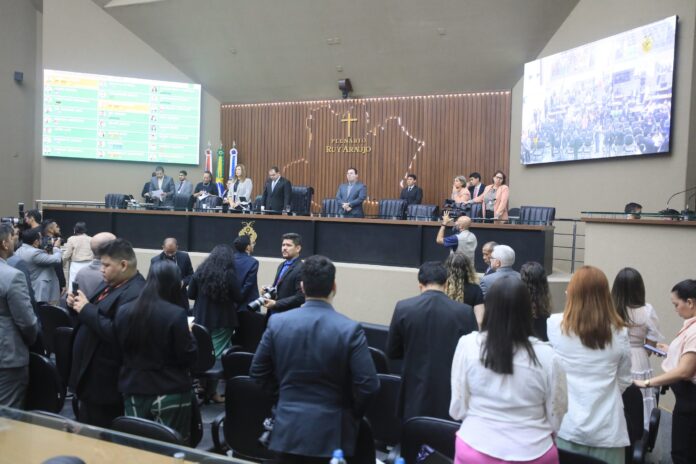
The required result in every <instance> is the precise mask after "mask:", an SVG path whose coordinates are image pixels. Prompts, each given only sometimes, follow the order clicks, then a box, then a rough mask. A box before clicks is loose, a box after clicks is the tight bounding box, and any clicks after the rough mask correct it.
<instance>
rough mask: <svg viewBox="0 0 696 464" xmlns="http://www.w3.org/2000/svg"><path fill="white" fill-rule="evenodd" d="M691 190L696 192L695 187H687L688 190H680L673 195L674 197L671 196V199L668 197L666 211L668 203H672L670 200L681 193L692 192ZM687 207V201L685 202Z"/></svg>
mask: <svg viewBox="0 0 696 464" xmlns="http://www.w3.org/2000/svg"><path fill="white" fill-rule="evenodd" d="M692 190H696V186H693V187H689V188H688V189H686V190H682V191H680V192H677V193H675V194H674V195H672V196H671V197H669V198H668V199H667V207H666V209H669V202H670V201H672V198H674V197H676V196H677V195H681V194H682V193H686V192H690V191H692ZM687 206H688V200H687Z"/></svg>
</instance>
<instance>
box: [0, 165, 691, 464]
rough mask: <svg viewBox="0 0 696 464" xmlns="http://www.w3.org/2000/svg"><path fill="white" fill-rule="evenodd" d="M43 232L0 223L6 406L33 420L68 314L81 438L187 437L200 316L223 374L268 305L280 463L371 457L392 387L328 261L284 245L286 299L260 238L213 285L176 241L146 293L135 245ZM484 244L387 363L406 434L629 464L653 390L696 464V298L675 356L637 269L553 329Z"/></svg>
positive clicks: (523, 273) (570, 308)
mask: <svg viewBox="0 0 696 464" xmlns="http://www.w3.org/2000/svg"><path fill="white" fill-rule="evenodd" d="M496 176H498V173H496ZM503 186H504V176H502V177H501V178H499V179H497V180H494V183H493V184H492V185H491V186H486V187H478V188H477V186H476V185H475V186H473V187H474V189H475V193H478V196H477V197H476V198H482V201H489V199H486V192H487V191H488V192H490V190H493V189H494V190H495V191H496V193H499V194H501V195H502V193H503V189H502V188H501V187H503ZM276 187H277V185H276ZM358 190H359V188H358ZM339 193H340V191H339ZM345 193H346V195H348V196H349V195H352V194H353V193H354V191H353V189H349V190H348V192H345ZM470 197H471V195H470ZM498 198H499V197H498ZM467 201H470V200H467ZM347 203H349V202H347ZM493 203H494V204H495V201H493ZM349 207H350V206H349ZM350 208H351V209H352V210H354V208H353V207H350ZM493 209H494V210H495V211H497V209H495V207H494V208H493ZM494 217H499V216H496V215H495V213H494ZM41 219H42V218H41V216H40V213H39V212H38V211H30V212H28V213H27V221H26V224H25V225H24V226H23V227H21V228H20V227H13V226H12V225H10V224H2V225H0V296H1V298H0V345H2V346H3V350H2V351H0V405H8V406H12V407H16V408H22V407H23V405H24V398H25V394H26V391H27V385H28V382H29V376H28V367H27V366H28V353H29V350H31V349H36V348H35V344H36V341H37V338H38V339H39V340H40V338H41V327H40V322H39V321H38V318H37V316H36V313H35V311H36V304H37V303H36V302H50V303H53V304H58V305H63V306H65V307H66V308H68V309H69V310H70V312H71V314H72V317H73V318H74V320H75V329H74V343H73V349H72V370H71V373H70V381H69V386H70V389H71V391H72V392H73V393H74V394H75V396H76V398H77V399H78V400H79V407H78V414H77V419H78V420H79V421H81V422H84V423H87V424H93V425H98V426H102V427H109V426H110V425H111V421H112V420H113V419H114V418H115V417H117V416H120V415H124V414H125V415H131V416H137V417H144V418H147V419H151V420H155V421H157V422H160V423H164V424H166V425H169V426H170V427H172V428H174V429H175V430H177V431H179V432H180V433H181V435H182V437H184V438H185V437H188V436H189V434H190V432H191V431H190V422H191V421H190V417H191V411H192V401H195V396H193V395H192V393H193V392H192V385H193V379H192V377H191V372H190V370H191V367H192V365H193V363H194V362H195V359H196V353H197V343H196V339H195V337H194V336H193V335H192V332H191V323H190V322H189V321H188V320H187V316H188V315H189V312H191V313H192V315H193V317H194V321H195V323H197V324H200V325H202V326H203V327H205V328H206V329H207V330H208V331H209V332H210V335H211V338H212V341H213V349H214V351H215V356H216V357H220V356H221V354H222V352H223V351H224V349H225V348H227V347H229V346H230V344H231V340H232V337H233V335H234V332H235V330H237V329H238V327H239V320H238V313H239V312H240V311H255V310H257V309H260V308H261V307H262V308H265V312H266V322H267V328H266V330H265V332H264V334H263V337H262V339H261V341H260V344H259V347H258V349H257V351H256V353H255V356H254V359H253V362H252V365H251V368H250V375H251V376H252V377H253V378H255V379H257V380H258V381H259V382H260V383H261V384H263V385H265V386H266V387H268V388H270V389H271V390H272V391H274V392H275V394H276V406H275V408H274V410H275V412H274V414H275V426H274V429H273V433H272V434H271V438H270V444H269V448H270V449H271V450H273V451H275V452H277V453H278V456H279V457H278V460H279V462H326V461H327V459H328V458H329V457H330V456H331V454H332V451H333V450H334V449H335V448H341V449H343V450H344V452H345V453H346V455H347V456H352V455H353V453H354V452H355V451H356V447H355V446H356V440H357V435H358V430H359V423H360V419H361V418H362V416H363V415H364V413H365V411H366V410H367V409H368V408H369V406H370V403H371V402H372V401H373V400H374V398H375V396H376V394H377V392H378V391H379V388H380V384H379V378H378V377H377V374H376V370H375V366H374V364H373V362H372V360H371V357H370V354H369V351H368V346H367V340H366V337H365V333H364V331H363V329H362V327H361V326H360V324H359V323H357V322H354V321H352V320H350V319H349V318H347V317H345V316H343V315H341V314H340V313H338V312H337V311H335V309H334V307H333V306H332V301H333V298H334V296H335V295H336V292H337V291H338V289H339V288H340V284H341V282H340V281H337V279H336V268H335V266H334V264H333V263H332V262H331V261H330V259H329V258H327V257H323V256H310V257H305V258H304V259H303V257H302V256H301V253H302V237H301V236H300V235H299V234H296V233H286V234H284V235H283V236H282V241H281V244H280V245H281V254H282V257H283V261H282V262H281V263H280V264H279V266H278V268H277V270H276V274H275V278H274V281H273V283H272V285H270V286H268V287H265V288H261V289H260V288H259V285H258V277H257V273H258V266H259V263H258V261H257V260H256V259H255V258H254V257H253V250H254V242H253V241H252V240H251V238H250V237H249V236H246V235H242V236H239V237H237V238H236V239H235V240H234V242H233V244H232V246H230V245H228V244H220V245H217V246H216V247H215V248H213V250H211V252H210V254H209V255H208V256H207V258H206V259H205V260H204V261H203V262H202V263H201V264H200V265H199V266H198V267H197V269H195V270H194V269H193V266H192V265H191V260H190V257H189V256H188V254H187V253H186V252H184V251H180V250H178V245H177V242H176V239H175V238H173V237H169V238H166V239H165V240H164V241H163V245H162V252H161V253H160V254H158V255H156V256H155V257H153V258H152V260H151V263H150V270H149V272H148V275H147V278H145V277H144V276H143V275H141V273H140V272H139V271H138V263H137V259H136V255H135V252H134V250H133V248H132V246H131V245H130V243H129V242H128V241H126V240H124V239H123V238H118V237H115V236H113V235H112V234H110V233H99V234H95V235H94V236H89V235H88V233H87V232H88V229H87V226H86V225H85V224H84V223H78V224H76V225H75V228H74V235H73V236H71V237H70V238H69V239H68V241H67V242H66V243H67V245H66V246H62V242H61V238H60V229H59V228H58V227H57V225H56V224H55V222H53V221H50V220H44V221H42V220H41ZM465 219H466V220H468V218H465ZM466 220H464V221H463V222H466ZM457 221H460V219H458V220H457ZM448 223H449V219H448V218H443V224H448ZM466 229H467V227H466V224H462V230H465V231H467V232H468V234H464V235H465V237H457V235H458V234H455V235H453V237H457V238H456V242H455V243H456V248H454V250H453V252H452V253H451V254H450V255H449V256H448V257H447V259H446V260H445V262H426V263H424V264H423V265H422V266H421V267H420V269H419V271H418V284H419V289H420V293H419V294H418V295H416V296H414V297H412V298H408V299H405V300H402V301H399V302H397V303H396V306H395V308H394V312H393V315H392V320H391V323H390V326H389V332H388V337H387V342H386V354H387V356H388V357H389V358H391V359H402V360H403V370H402V372H401V378H402V383H401V390H400V394H399V399H398V406H397V411H396V412H397V414H398V415H399V417H401V418H402V419H403V420H407V419H409V418H411V417H416V416H430V417H436V418H443V419H455V420H458V421H461V426H460V428H459V431H458V432H457V434H456V437H453V438H452V439H453V440H455V444H456V462H457V463H464V462H467V463H471V462H476V463H494V462H495V463H497V462H510V461H514V462H529V463H557V462H558V449H559V448H560V449H565V450H569V451H573V452H576V453H581V454H584V455H588V456H593V457H596V458H599V459H601V460H603V461H605V462H607V463H622V462H624V448H625V447H626V446H628V445H629V438H628V431H627V426H626V421H625V418H624V411H623V403H622V397H621V395H622V393H623V391H624V390H625V389H626V388H628V387H629V386H630V385H631V384H633V385H636V386H637V387H639V388H641V391H642V393H643V399H644V417H645V418H646V421H647V418H648V417H649V413H650V411H651V410H652V408H653V407H654V406H655V402H656V395H657V390H656V387H661V386H665V385H669V386H670V387H671V388H672V390H673V391H674V393H675V396H676V406H675V409H674V414H673V422H672V423H673V429H672V457H673V460H674V462H675V463H677V464H679V463H686V462H692V461H693V457H694V456H696V444H695V443H694V442H693V440H690V438H691V437H692V436H693V433H694V432H696V412H695V411H696V408H695V407H694V404H695V401H696V400H695V398H696V324H694V322H696V280H684V281H682V282H679V283H678V284H676V285H675V286H674V288H673V289H672V293H671V300H672V304H673V305H674V307H675V310H676V311H677V313H678V314H679V316H680V317H682V318H683V319H684V320H685V322H684V327H683V329H682V330H681V331H680V332H679V333H678V334H676V338H675V340H674V341H673V342H672V343H671V344H669V345H663V344H662V343H661V342H662V340H663V338H664V337H663V336H662V334H661V333H660V330H659V321H658V318H657V315H656V312H655V310H654V308H653V307H652V305H650V304H649V303H647V302H646V300H645V287H644V283H643V280H642V277H641V275H640V273H639V272H638V271H637V270H636V269H632V268H624V269H622V270H620V271H619V272H618V274H617V275H616V277H615V279H614V281H613V285H612V286H611V287H610V285H609V281H608V279H607V277H606V275H605V274H604V273H603V272H602V271H601V270H600V269H598V268H595V267H592V266H583V267H582V268H580V269H579V270H577V271H576V272H575V273H574V274H573V276H572V278H571V280H570V282H569V284H568V287H567V301H566V304H565V307H564V309H563V312H562V313H557V314H552V301H551V296H550V291H549V284H548V278H547V271H546V270H545V269H544V268H543V266H542V265H541V264H539V263H535V262H528V263H524V264H523V265H522V266H521V267H520V271H519V272H518V271H516V270H515V269H514V265H515V251H514V250H513V249H512V248H511V247H510V246H508V245H505V244H497V243H493V242H488V243H485V244H483V245H482V246H481V247H480V248H479V247H478V244H477V242H476V238H475V236H474V237H473V246H472V240H471V237H469V235H472V236H473V234H472V233H471V232H469V231H468V230H466ZM460 233H461V232H460ZM460 248H461V249H460ZM64 250H65V251H64ZM477 252H480V253H482V255H483V259H484V262H485V263H486V265H487V266H488V268H487V269H486V272H485V274H484V275H483V276H482V277H479V275H478V274H477V273H476V272H475V270H474V266H473V257H474V254H475V253H477ZM66 256H67V257H66ZM64 262H65V263H66V264H68V265H69V267H68V268H67V274H66V273H65V272H64V269H63V263H64ZM75 265H77V268H78V269H73V266H75ZM60 274H64V275H69V276H70V279H71V280H72V281H73V282H75V283H76V285H75V286H74V287H72V286H68V283H67V282H66V279H65V277H64V275H63V278H62V280H61V277H60ZM259 290H261V291H259ZM32 294H33V296H32ZM260 294H262V296H259V295H260ZM189 300H193V301H194V304H193V308H192V309H190V307H189ZM646 345H647V346H649V347H651V348H652V347H656V349H657V350H658V351H659V350H662V351H664V352H665V354H666V358H665V360H664V362H663V363H662V369H663V371H664V373H662V374H659V375H656V373H654V372H653V371H652V370H651V367H650V363H649V361H648V356H649V355H650V353H651V352H650V351H647V350H646V348H645V346H646ZM5 348H7V349H5ZM203 387H204V388H203V389H202V391H201V392H200V393H201V394H202V395H205V396H206V397H208V398H210V399H212V400H213V401H224V398H221V397H220V395H218V393H217V391H218V389H217V386H216V385H215V384H213V383H211V384H208V385H204V386H203ZM645 426H647V422H646V423H645Z"/></svg>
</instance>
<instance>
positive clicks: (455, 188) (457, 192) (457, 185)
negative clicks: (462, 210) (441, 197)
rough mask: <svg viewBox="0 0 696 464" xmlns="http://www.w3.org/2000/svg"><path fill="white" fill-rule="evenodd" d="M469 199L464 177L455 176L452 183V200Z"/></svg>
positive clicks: (458, 201) (461, 200)
mask: <svg viewBox="0 0 696 464" xmlns="http://www.w3.org/2000/svg"><path fill="white" fill-rule="evenodd" d="M470 199H471V192H469V189H468V188H467V186H466V177H464V176H457V177H455V178H454V182H453V183H452V200H454V202H455V203H466V202H467V201H469V200H470Z"/></svg>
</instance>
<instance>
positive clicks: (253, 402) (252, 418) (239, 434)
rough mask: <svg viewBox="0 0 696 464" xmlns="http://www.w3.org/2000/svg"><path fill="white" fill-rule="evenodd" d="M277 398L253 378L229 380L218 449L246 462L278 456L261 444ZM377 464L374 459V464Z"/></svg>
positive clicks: (216, 436) (216, 427)
mask: <svg viewBox="0 0 696 464" xmlns="http://www.w3.org/2000/svg"><path fill="white" fill-rule="evenodd" d="M273 404H274V398H273V396H272V395H271V394H270V393H268V392H267V391H266V390H264V389H263V388H262V387H261V386H260V385H259V384H258V383H257V382H256V381H255V380H253V379H252V378H250V377H246V376H245V377H234V378H232V379H229V380H228V381H227V387H226V389H225V412H224V413H223V414H220V415H219V416H218V417H217V418H216V419H215V421H213V424H212V435H213V443H214V444H215V450H216V451H217V452H221V451H223V450H224V448H229V449H231V450H232V451H233V453H234V455H235V456H237V457H240V458H242V459H252V460H261V459H273V458H274V456H275V453H274V452H272V451H270V450H268V449H266V448H264V447H263V446H262V445H261V444H260V443H259V440H258V439H259V437H260V436H261V434H262V433H263V432H264V430H265V429H264V427H263V421H264V420H265V419H266V418H269V417H271V408H272V407H273ZM221 425H223V427H222V429H223V432H224V441H223V442H221V440H220V426H221ZM372 462H374V460H373V461H372Z"/></svg>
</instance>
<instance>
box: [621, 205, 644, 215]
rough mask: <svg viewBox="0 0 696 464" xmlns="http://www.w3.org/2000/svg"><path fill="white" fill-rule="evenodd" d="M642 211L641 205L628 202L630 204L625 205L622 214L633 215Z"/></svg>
mask: <svg viewBox="0 0 696 464" xmlns="http://www.w3.org/2000/svg"><path fill="white" fill-rule="evenodd" d="M642 209H643V205H641V204H640V203H634V202H630V203H626V206H624V213H626V214H634V213H637V212H638V211H639V210H642Z"/></svg>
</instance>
